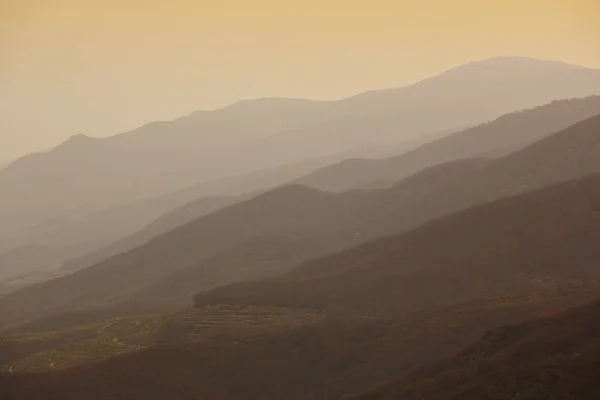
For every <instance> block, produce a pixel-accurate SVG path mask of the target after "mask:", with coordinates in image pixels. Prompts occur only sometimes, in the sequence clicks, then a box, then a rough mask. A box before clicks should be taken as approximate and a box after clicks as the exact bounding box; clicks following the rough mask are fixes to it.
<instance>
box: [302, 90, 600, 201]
mask: <svg viewBox="0 0 600 400" xmlns="http://www.w3.org/2000/svg"><path fill="white" fill-rule="evenodd" d="M598 113H600V96H591V97H588V98H584V99H576V100H561V101H555V102H552V103H550V104H547V105H544V106H541V107H538V108H534V109H531V110H526V111H519V112H515V113H512V114H507V115H503V116H501V117H499V118H497V119H496V120H494V121H492V122H490V123H488V124H483V125H479V126H476V127H473V128H469V129H466V130H463V131H460V132H456V133H453V134H450V135H448V136H446V137H445V138H442V139H440V140H436V141H433V142H431V143H429V144H425V145H423V146H421V147H419V148H417V149H415V150H412V151H410V152H408V153H406V154H401V155H399V156H395V157H391V158H386V159H379V160H367V159H352V160H345V161H342V162H340V163H339V164H335V165H331V166H327V167H325V168H323V169H321V170H318V171H315V172H313V173H311V174H309V175H307V176H305V177H303V178H300V179H298V180H297V181H296V182H297V183H300V184H303V185H307V186H311V187H314V188H318V189H321V190H333V191H342V190H348V189H352V188H357V187H365V186H368V185H374V184H376V185H377V186H385V185H386V184H387V185H388V186H389V185H391V184H392V183H394V182H397V181H398V180H400V179H402V178H403V177H405V176H408V175H411V174H413V173H415V172H417V171H419V170H422V169H424V168H426V167H429V166H432V165H435V164H440V163H443V162H446V161H451V160H456V159H462V158H472V157H498V156H503V155H506V154H509V153H511V152H514V151H517V150H519V149H520V148H523V147H525V146H527V145H529V144H531V143H532V142H535V141H537V140H540V139H542V138H543V137H545V136H548V135H549V134H551V133H553V132H558V131H560V130H563V129H565V128H567V127H568V126H570V125H573V124H575V123H576V122H579V121H582V120H584V119H586V118H589V117H592V116H594V115H597V114H598Z"/></svg>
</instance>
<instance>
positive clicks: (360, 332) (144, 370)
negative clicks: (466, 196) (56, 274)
mask: <svg viewBox="0 0 600 400" xmlns="http://www.w3.org/2000/svg"><path fill="white" fill-rule="evenodd" d="M599 218H600V177H597V176H595V177H590V178H587V179H584V180H579V181H573V182H568V183H563V184H561V185H557V186H554V187H550V188H546V189H543V190H540V191H536V192H534V193H529V194H526V195H522V196H518V197H515V198H510V199H504V200H500V201H497V202H494V203H491V204H487V205H484V206H480V207H477V208H474V209H472V210H469V211H465V212H462V213H458V214H455V215H453V216H451V217H448V218H446V219H445V220H442V221H438V222H435V223H432V224H429V225H427V226H424V227H423V228H421V229H418V230H416V231H413V232H412V233H409V234H406V235H405V236H404V237H403V239H400V240H397V239H384V240H380V241H378V242H376V244H370V245H368V246H365V247H362V248H361V249H362V250H368V251H364V252H362V250H361V251H358V249H357V250H356V251H354V253H348V257H347V258H345V259H343V260H340V263H339V264H338V263H334V262H331V263H329V267H328V268H329V270H328V272H327V273H325V271H324V270H321V271H320V272H319V273H314V272H311V271H304V272H303V273H298V274H297V275H296V277H290V278H288V279H287V280H279V281H278V282H277V285H274V286H272V285H270V284H269V283H266V286H267V287H269V288H270V292H269V293H268V294H269V296H271V297H269V300H271V299H272V298H274V297H272V296H274V295H276V298H277V299H278V300H279V301H282V300H288V303H289V305H291V306H292V308H293V309H295V310H296V311H295V313H298V312H300V311H302V310H305V309H306V308H304V307H300V306H305V305H307V304H308V305H310V306H312V307H313V308H322V309H323V310H321V311H319V310H317V315H321V314H325V315H327V318H326V319H324V320H322V321H318V322H317V323H314V324H309V325H303V326H300V327H298V328H293V329H282V330H279V331H269V332H266V333H258V334H254V335H250V336H236V335H235V334H234V335H233V336H231V335H220V336H218V337H214V338H210V339H206V340H202V341H194V340H192V341H191V342H190V341H189V340H188V333H189V330H188V329H187V328H186V326H185V324H183V325H181V324H179V325H178V324H168V325H165V331H164V334H163V335H162V337H163V338H164V339H163V340H164V341H163V344H162V345H158V346H152V347H150V348H149V349H146V350H142V351H139V352H133V353H130V354H127V355H123V356H120V357H115V358H112V359H109V360H106V361H103V362H101V363H99V364H89V365H83V366H79V367H75V368H73V369H66V370H62V371H55V372H52V373H45V374H20V373H13V374H5V375H3V376H0V379H2V381H3V382H2V385H1V386H0V390H4V392H1V391H0V394H1V395H3V396H4V397H3V398H8V399H10V400H13V399H36V400H37V399H45V400H48V399H61V400H62V399H67V400H68V399H78V398H81V397H82V396H83V397H85V398H87V399H91V400H95V399H98V400H100V399H107V398H119V397H118V396H121V397H124V398H128V399H167V398H169V399H189V398H192V399H193V398H211V399H255V398H264V399H273V400H275V399H281V398H286V399H306V400H307V399H319V400H321V399H322V400H325V399H327V400H328V399H331V398H342V396H344V395H349V394H353V393H360V392H363V391H365V390H367V389H368V388H369V387H371V386H373V385H375V384H377V383H380V382H385V381H389V380H391V379H392V378H394V377H398V376H402V375H405V374H408V373H410V372H411V371H414V370H415V369H416V368H420V367H424V366H426V365H427V364H429V363H433V362H436V361H438V360H440V359H443V358H445V357H446V356H449V355H451V354H452V353H454V352H456V351H458V350H459V348H460V347H463V346H466V345H467V344H468V343H469V342H471V341H473V340H475V339H476V338H477V337H478V336H480V335H482V334H483V332H484V331H485V330H487V329H494V328H495V327H497V326H498V325H499V324H501V325H503V324H514V323H516V322H518V321H519V320H520V319H523V318H527V317H531V316H532V314H534V313H537V312H547V311H551V310H556V309H558V308H560V307H562V306H564V305H569V304H576V303H577V302H578V301H584V300H586V299H589V298H590V297H592V296H598V293H599V292H598V286H597V284H594V283H593V281H594V280H598V279H599V278H600V274H599V273H598V272H597V269H596V268H595V265H594V262H593V261H594V260H595V259H597V257H598V255H599V254H598V252H600V250H598V249H597V247H598V246H597V242H598V239H599V238H600V229H599V228H598V227H599V226H600V224H599V223H598V222H599ZM355 258H356V261H353V260H354V259H355ZM292 281H293V282H295V283H298V285H296V286H294V285H290V284H289V282H292ZM304 284H306V287H310V289H306V290H310V292H309V296H306V297H303V296H304V295H305V293H307V292H306V291H305V290H299V288H300V289H301V288H302V285H304ZM263 287H264V286H263ZM230 289H231V288H230ZM237 290H239V293H240V298H241V300H242V302H243V301H245V300H246V299H250V300H252V299H256V297H252V296H254V294H253V293H248V292H247V291H244V286H242V287H238V288H237ZM264 293H266V292H264ZM210 296H211V293H210V292H208V293H207V295H206V296H205V297H200V298H199V302H200V300H201V299H207V298H210ZM307 299H308V300H309V302H306V301H304V300H307ZM313 299H314V300H315V301H314V302H313V303H310V301H312V300H313ZM212 300H213V302H214V303H215V304H216V303H219V301H220V299H218V298H217V297H215V296H214V293H213V296H212ZM229 300H230V299H228V300H227V301H228V302H230V301H229ZM292 300H293V301H292ZM299 303H302V304H299ZM234 308H235V307H234ZM242 308H243V307H242ZM409 308H411V310H408V309H409ZM210 309H211V308H199V310H198V311H200V312H204V311H203V310H210ZM216 309H218V308H216ZM259 309H274V308H272V307H265V306H260V307H259ZM277 309H281V308H277ZM418 310H420V311H421V312H417V313H415V311H418ZM323 311H324V312H323ZM408 311H412V312H408ZM390 312H393V313H392V314H393V315H392V314H390ZM398 312H401V314H402V315H399V314H398ZM292 313H293V312H292V311H290V315H291V314H292ZM312 313H314V311H313V312H312ZM349 314H352V315H349ZM383 314H386V316H385V317H383ZM311 315H314V314H311ZM377 315H380V316H382V317H381V318H377V317H376V316H377ZM207 319H208V318H205V320H207ZM540 343H547V342H540ZM548 343H549V342H548ZM581 354H582V355H585V354H586V353H585V352H584V351H581ZM481 370H483V368H481ZM124 378H125V379H124ZM417 398H418V397H417ZM474 398H476V397H474Z"/></svg>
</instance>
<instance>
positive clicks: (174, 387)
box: [0, 285, 599, 400]
mask: <svg viewBox="0 0 600 400" xmlns="http://www.w3.org/2000/svg"><path fill="white" fill-rule="evenodd" d="M598 290H599V288H598V285H590V286H589V287H587V288H586V287H571V288H559V289H550V290H541V291H538V292H536V293H533V294H528V295H524V296H518V297H510V298H502V299H494V300H492V301H472V302H469V303H465V304H460V305H457V306H455V307H452V308H445V309H439V310H432V311H430V312H429V313H427V314H423V315H419V316H415V317H412V318H409V319H407V320H401V319H365V318H349V319H324V320H322V321H321V322H317V323H313V324H311V325H305V326H301V327H299V328H295V327H294V326H298V324H295V323H293V322H294V319H297V317H294V315H296V316H298V315H303V314H305V315H306V316H308V317H310V315H311V312H310V311H308V310H289V309H270V308H243V307H219V308H217V309H216V310H214V311H211V310H210V309H208V310H207V309H201V310H196V312H195V313H197V314H199V315H200V317H201V319H193V318H192V319H189V318H185V319H184V320H182V319H181V318H177V317H175V318H171V317H169V319H168V320H167V323H166V324H165V325H163V328H162V331H161V332H160V334H159V335H158V336H159V338H160V342H161V343H163V344H164V345H168V346H166V347H165V346H159V347H154V348H151V349H150V350H147V351H143V352H141V353H140V352H137V351H134V352H133V353H131V351H130V352H129V353H130V354H128V355H126V356H121V357H118V358H115V359H112V360H108V361H104V362H101V363H97V364H92V365H87V366H85V365H84V366H79V367H74V368H72V369H70V370H62V371H61V369H62V365H63V362H65V361H66V362H67V363H68V362H69V361H70V359H69V356H71V357H73V355H76V356H77V355H80V353H81V352H83V353H84V354H85V352H90V353H92V354H93V351H92V350H93V349H86V347H85V343H81V345H80V347H78V348H77V349H76V350H74V349H73V348H72V347H71V348H69V347H64V348H61V347H60V344H58V346H57V345H56V344H53V343H48V337H49V338H52V337H53V336H52V333H51V334H50V335H47V336H48V337H46V336H43V335H40V336H38V338H39V339H43V340H42V342H40V343H34V345H35V346H37V347H38V348H35V347H33V346H32V345H30V346H29V347H28V346H27V345H26V344H22V345H21V347H15V348H13V349H12V354H9V357H13V358H12V359H8V360H7V362H8V363H9V364H10V365H14V366H15V367H14V370H15V372H20V371H23V369H21V368H24V366H31V364H32V362H33V361H31V359H30V362H29V363H25V364H24V363H23V362H22V361H21V362H20V361H19V360H20V358H19V357H29V356H30V355H32V356H33V358H35V359H36V360H37V361H38V364H39V365H38V369H37V370H39V371H49V370H50V369H49V367H48V360H55V359H57V360H60V361H61V362H60V363H59V364H57V367H56V369H55V370H53V371H52V372H51V373H43V374H23V375H21V374H18V373H13V374H6V375H4V376H3V375H1V374H0V379H1V380H2V384H1V385H0V398H3V399H4V398H8V399H11V400H12V399H36V400H37V399H44V400H51V399H54V398H57V399H61V400H63V399H79V398H86V399H90V400H95V399H98V400H100V399H102V400H104V399H109V398H118V396H126V398H127V399H132V400H135V399H161V400H162V399H179V398H181V399H188V398H210V399H227V400H230V399H256V398H261V399H269V400H270V399H272V400H279V399H282V398H286V399H288V398H289V399H306V400H308V399H319V400H329V399H332V398H343V397H345V395H348V394H352V393H360V392H364V391H366V390H368V389H371V388H372V387H374V385H376V384H377V383H379V382H386V381H390V380H391V379H393V378H395V377H398V376H399V375H402V374H406V373H409V372H411V371H414V370H415V369H416V368H420V367H423V366H425V365H427V364H431V363H432V362H437V361H439V360H440V359H441V358H444V356H445V355H451V354H455V353H456V352H457V351H459V350H460V349H461V348H464V347H465V346H467V345H468V344H469V343H471V342H473V341H474V340H476V339H477V338H479V337H480V336H481V335H482V334H483V332H485V331H486V330H488V329H494V328H496V327H498V326H499V325H500V326H501V325H504V324H512V323H516V322H519V321H520V320H522V319H523V318H528V317H530V316H532V315H534V314H535V313H539V312H547V311H554V310H557V309H559V308H561V307H564V306H565V305H570V304H580V303H582V302H585V301H589V299H591V298H594V296H596V297H597V296H598ZM245 309H248V310H250V311H251V312H252V313H260V314H264V316H265V321H267V323H269V324H273V325H278V326H279V327H278V329H273V328H275V326H273V328H271V329H268V330H267V331H266V332H264V331H265V330H264V329H256V328H252V329H250V330H248V329H242V328H241V327H237V328H236V329H233V330H232V329H226V330H223V329H221V331H220V334H219V332H218V331H217V332H216V333H218V337H214V331H215V330H216V329H215V328H217V329H218V328H219V325H225V326H223V328H226V325H232V323H233V325H234V327H235V325H236V324H239V323H240V322H241V323H243V322H244V310H245ZM227 310H231V314H232V315H231V318H227V319H225V318H224V317H226V315H223V314H228V312H227ZM274 311H275V312H274ZM186 314H189V312H188V313H186ZM314 314H315V313H314V312H312V315H314ZM278 315H279V317H278ZM316 315H320V314H318V313H317V314H316ZM281 317H283V318H281ZM138 318H139V319H138V320H139V321H142V322H143V321H144V319H146V320H147V319H148V318H145V317H144V316H140V317H138ZM154 319H156V317H154ZM162 319H166V318H165V317H162ZM309 319H314V318H309ZM285 320H288V321H289V322H292V323H289V322H288V323H287V324H286V323H285ZM290 320H291V321H290ZM282 322H283V323H282ZM119 324H120V323H117V324H116V325H113V327H114V329H115V333H113V337H117V338H119V337H121V339H120V340H122V341H125V342H127V343H130V340H135V338H136V332H135V326H136V325H135V324H131V323H130V324H127V320H123V324H124V325H129V326H130V328H125V329H126V330H125V331H123V332H121V333H120V334H119V333H118V332H119V331H118V329H119ZM102 325H104V323H101V324H100V326H102ZM91 326H92V327H93V325H91ZM113 327H111V328H110V329H111V330H112V329H113ZM86 329H87V331H89V330H90V325H87V326H86V327H84V329H80V330H77V329H73V330H67V331H64V332H54V333H53V334H54V337H59V338H60V337H65V336H66V337H69V335H70V336H73V335H75V338H74V339H73V341H74V342H77V341H78V340H80V339H79V338H78V337H77V334H78V333H79V334H81V333H84V334H85V333H86ZM121 329H122V328H121ZM132 329H133V330H132ZM93 333H94V334H95V333H96V332H95V331H94V332H93ZM211 333H212V334H213V335H211ZM124 335H125V338H123V336H124ZM211 336H212V337H211ZM203 337H204V338H203ZM130 338H132V339H130ZM84 340H85V337H84ZM134 343H135V342H134ZM40 346H43V347H46V349H45V348H41V349H40V348H39V347H40ZM52 346H56V347H55V349H56V350H54V351H52V353H44V352H47V351H48V350H51V349H52ZM88 346H89V344H88ZM0 347H1V346H0ZM47 348H49V349H47ZM9 350H10V347H9ZM115 350H116V349H115ZM121 350H122V349H121ZM36 351H39V352H42V355H36V354H35V352H36ZM61 351H62V352H63V353H61ZM19 352H20V353H22V355H20V354H19ZM74 352H77V353H75V354H74ZM15 353H16V354H15ZM23 353H24V354H23ZM31 353H34V354H31ZM43 354H46V357H43ZM93 356H95V358H98V359H102V358H103V356H104V354H100V355H93ZM74 362H75V365H77V360H74ZM79 364H81V362H79ZM84 364H85V363H84ZM4 365H5V371H6V370H7V368H8V367H10V365H7V364H4ZM59 365H60V366H59ZM33 367H34V368H33V370H36V369H35V365H34V366H33ZM25 370H27V369H25ZM157 377H159V379H157ZM2 396H4V397H2ZM11 396H12V397H11Z"/></svg>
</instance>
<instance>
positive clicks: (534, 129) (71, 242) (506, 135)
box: [0, 96, 600, 280]
mask: <svg viewBox="0 0 600 400" xmlns="http://www.w3.org/2000/svg"><path fill="white" fill-rule="evenodd" d="M598 112H600V96H592V97H588V98H584V99H575V100H562V101H556V102H553V103H551V104H548V105H545V106H541V107H539V108H534V109H531V110H525V111H521V112H516V113H513V114H508V115H505V116H502V117H500V118H498V119H497V120H495V121H493V122H490V123H488V124H484V125H481V126H478V127H474V128H470V129H467V130H464V131H460V132H457V133H454V134H451V135H449V136H447V137H446V138H442V139H440V140H435V141H433V142H431V143H430V144H428V145H424V146H422V147H420V148H419V149H417V150H413V151H409V152H408V153H407V154H404V155H401V156H397V157H393V158H388V159H380V160H373V159H371V160H366V159H364V160H350V161H345V162H342V163H340V164H334V165H332V166H330V167H325V168H322V169H320V170H318V169H319V167H323V166H324V165H327V164H329V163H332V162H335V161H336V157H337V159H340V158H343V157H344V154H340V155H337V156H332V157H326V158H321V159H314V160H306V161H302V162H299V163H295V164H290V165H286V166H282V167H275V168H271V169H267V170H261V171H258V172H254V173H250V174H244V175H241V176H238V177H234V178H229V179H224V180H218V181H215V182H209V183H206V184H199V185H194V186H190V187H188V188H185V189H182V190H179V191H176V192H174V193H171V194H168V195H163V196H159V197H155V198H151V199H148V200H143V201H140V202H135V203H131V204H126V205H122V206H117V207H113V208H110V209H108V210H105V211H102V212H99V213H96V214H93V215H91V216H89V217H85V218H83V219H77V220H59V221H56V222H55V223H53V224H49V225H48V226H38V227H37V228H35V229H34V230H33V231H32V233H31V234H30V236H31V238H30V241H28V242H26V243H25V244H23V245H22V246H20V247H19V248H17V249H14V250H12V251H11V253H7V254H3V255H0V265H3V270H4V276H8V275H7V274H8V271H9V270H10V271H13V272H11V273H14V272H16V273H20V274H25V273H29V272H31V271H41V272H42V273H43V274H42V275H40V276H39V278H38V280H39V279H44V278H45V277H47V276H48V275H47V271H52V270H53V269H56V268H58V267H59V266H60V265H61V264H62V263H63V262H64V261H65V260H67V263H66V265H67V268H69V269H71V270H73V269H79V268H82V267H85V266H87V265H91V264H92V263H94V262H98V261H101V260H102V259H103V258H107V257H109V256H111V255H114V254H116V253H118V252H120V251H125V250H127V249H130V248H133V247H134V245H139V244H142V243H144V242H145V241H147V240H149V239H151V238H152V237H153V236H152V235H151V234H149V233H150V232H153V231H152V230H151V229H150V230H145V231H144V232H142V233H140V234H139V235H136V236H135V237H136V239H124V238H125V237H126V236H128V235H130V234H133V233H134V232H135V231H137V230H139V229H141V228H142V227H143V226H144V225H146V224H148V223H149V222H150V221H152V220H154V219H155V218H156V216H158V215H162V214H164V213H166V212H168V211H170V210H172V209H176V208H177V207H179V206H181V205H184V204H185V203H187V202H189V201H192V200H195V199H200V198H202V197H204V196H210V195H211V194H215V195H228V196H229V195H240V194H244V193H251V192H254V191H256V190H258V189H263V188H269V187H272V186H277V185H279V184H282V183H284V182H286V181H289V180H293V179H294V178H296V177H298V176H301V175H303V174H305V173H307V172H311V171H314V170H318V171H316V172H314V173H312V174H309V175H307V176H305V177H304V178H302V179H299V180H296V182H299V183H303V184H307V185H309V186H313V187H318V188H321V189H322V190H337V189H341V188H344V187H352V186H364V187H365V188H369V187H371V188H384V187H389V186H391V185H392V184H393V183H394V182H396V181H397V180H399V179H401V178H402V177H404V176H406V175H410V174H411V173H414V172H416V171H418V170H419V169H421V168H425V167H426V166H428V165H434V164H436V163H439V162H443V161H445V160H454V159H460V158H465V157H470V156H473V157H476V156H478V155H485V156H495V157H497V156H500V155H502V154H507V153H510V152H513V151H516V150H518V149H519V148H520V147H523V146H525V145H526V144H529V143H531V142H533V141H535V140H536V139H539V138H541V137H544V136H547V135H548V134H550V133H552V132H553V131H556V130H558V129H562V128H563V127H566V126H568V125H570V124H572V123H575V122H577V121H579V120H581V119H585V118H586V117H589V116H590V115H594V114H596V113H598ZM439 135H441V134H439ZM430 139H432V138H430ZM414 145H415V144H413V146H414ZM402 149H404V150H410V143H405V144H404V145H403V146H400V147H398V146H393V147H390V148H389V149H388V150H387V151H398V152H402ZM358 151H361V149H354V150H353V151H352V152H353V153H354V154H357V152H358ZM362 151H363V154H364V153H369V152H370V153H372V154H373V155H374V154H384V153H383V149H378V148H373V149H371V150H369V149H366V150H365V149H362ZM347 154H348V155H351V154H352V153H347ZM428 186H429V187H431V185H428ZM215 200H216V199H213V200H207V201H203V200H200V201H199V202H197V203H196V204H197V210H198V211H197V212H196V213H194V214H190V218H189V219H188V220H184V219H181V220H179V219H178V220H177V222H176V223H172V224H171V225H170V227H171V228H174V227H176V226H177V224H183V223H184V222H187V221H190V220H192V219H194V218H192V217H199V216H201V215H203V214H206V213H209V212H212V211H214V210H217V209H218V208H221V207H224V206H226V205H228V204H230V202H228V201H225V202H223V203H222V205H220V206H219V205H218V204H216V203H215ZM208 203H210V204H212V205H210V206H209V204H208ZM204 205H207V206H208V207H204ZM180 215H186V214H185V212H183V213H182V214H180ZM154 233H157V232H154ZM122 238H123V239H124V240H123V241H121V239H122ZM32 246H33V247H35V248H38V249H39V248H45V249H46V250H45V253H52V256H51V257H46V256H43V257H36V254H40V253H39V252H33V253H29V252H27V251H26V249H28V248H31V247H32ZM15 252H17V254H20V255H21V257H20V258H15V257H14V254H15Z"/></svg>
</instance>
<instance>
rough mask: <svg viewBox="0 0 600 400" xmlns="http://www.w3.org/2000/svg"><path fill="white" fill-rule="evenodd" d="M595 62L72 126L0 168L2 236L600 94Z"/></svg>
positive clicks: (541, 64)
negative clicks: (124, 124)
mask: <svg viewBox="0 0 600 400" xmlns="http://www.w3.org/2000/svg"><path fill="white" fill-rule="evenodd" d="M599 78H600V71H596V70H590V69H585V68H581V67H576V66H571V65H567V64H563V63H557V62H548V61H537V60H530V59H520V58H496V59H491V60H487V61H482V62H476V63H471V64H468V65H466V66H462V67H457V68H455V69H452V70H450V71H447V72H445V73H443V74H441V75H439V76H437V77H434V78H430V79H427V80H424V81H422V82H418V83H416V84H414V85H411V86H407V87H403V88H399V89H392V90H383V91H375V92H369V93H365V94H362V95H358V96H355V97H353V98H350V99H344V100H340V101H334V102H311V101H306V100H291V99H263V100H257V101H245V102H240V103H238V104H235V105H233V106H231V107H227V108H225V109H223V110H217V111H213V112H197V113H194V114H192V115H190V116H187V117H184V118H180V119H177V120H174V121H170V122H155V123H151V124H148V125H146V126H143V127H141V128H139V129H136V130H134V131H132V132H128V133H124V134H120V135H116V136H113V137H110V138H105V139H94V138H89V137H86V136H83V135H75V136H73V137H72V138H71V139H69V140H68V141H66V142H65V143H63V144H61V145H59V146H57V147H56V148H54V149H52V150H51V151H50V152H48V153H40V154H31V155H28V156H26V157H23V158H22V159H20V160H17V161H15V162H14V163H12V164H11V165H9V166H8V167H6V168H4V169H3V170H1V171H0V191H1V192H2V193H3V196H2V197H1V198H0V220H1V221H2V231H1V232H0V239H2V241H3V242H5V241H8V240H10V239H11V238H13V237H14V236H15V235H19V234H24V231H26V229H27V228H31V227H33V226H36V225H38V224H40V223H45V222H46V221H48V220H49V219H54V218H65V217H66V218H78V217H81V216H83V215H88V214H90V213H92V212H95V211H99V210H101V209H104V208H107V207H110V206H112V205H117V204H121V203H126V202H133V201H136V200H140V199H142V198H147V197H152V196H156V195H160V194H164V193H168V192H172V191H173V190H176V189H178V188H181V187H184V186H186V185H189V184H192V183H197V182H200V181H209V180H215V179H218V178H223V177H226V176H232V175H238V174H241V173H243V172H250V171H254V170H258V169H261V168H267V167H272V166H276V165H281V164H284V163H290V162H294V161H298V160H301V159H306V158H307V157H311V158H312V157H323V156H328V155H332V154H339V153H342V152H344V151H347V150H350V149H353V148H356V147H357V146H362V145H364V144H365V143H373V142H374V143H375V144H389V143H397V142H401V141H406V140H409V139H418V138H420V137H422V136H423V135H428V134H432V133H434V132H439V131H444V130H446V131H447V130H449V129H452V128H461V127H464V126H472V125H475V124H477V123H481V122H484V121H488V120H490V119H493V118H495V117H497V116H499V115H502V114H504V113H506V112H510V111H515V110H520V109H523V108H528V107H533V106H536V105H541V104H545V103H547V102H549V101H552V100H556V99H562V98H571V97H582V96H587V95H591V94H597V93H600V79H599Z"/></svg>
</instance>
